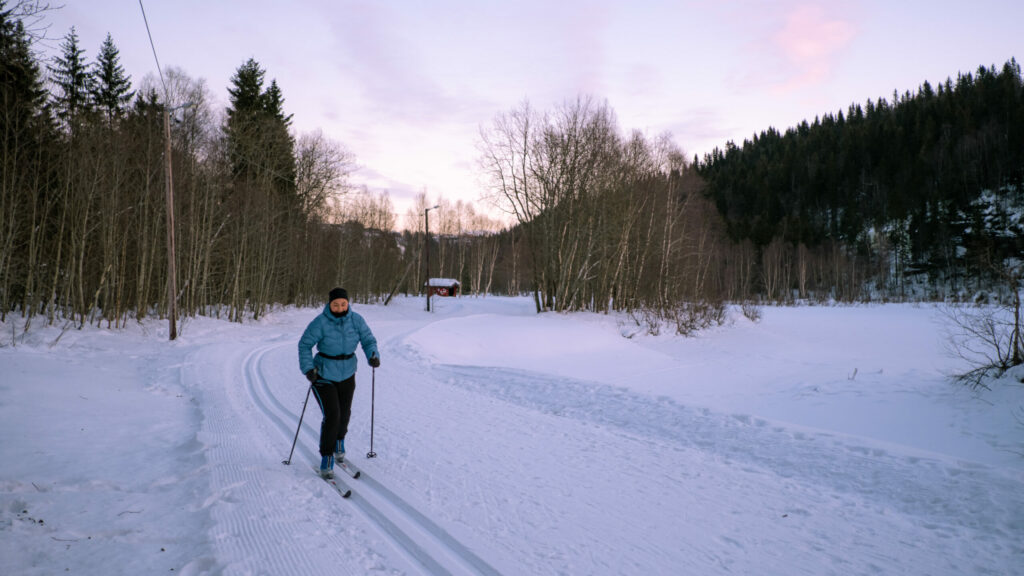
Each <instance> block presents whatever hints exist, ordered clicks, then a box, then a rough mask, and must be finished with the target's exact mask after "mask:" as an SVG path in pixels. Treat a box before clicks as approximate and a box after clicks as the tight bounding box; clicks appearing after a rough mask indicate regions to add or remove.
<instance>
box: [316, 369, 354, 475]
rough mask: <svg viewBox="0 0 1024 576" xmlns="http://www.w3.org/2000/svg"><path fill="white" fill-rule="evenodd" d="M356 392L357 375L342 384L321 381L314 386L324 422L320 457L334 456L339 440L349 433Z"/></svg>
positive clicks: (321, 427) (321, 433)
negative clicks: (353, 397)
mask: <svg viewBox="0 0 1024 576" xmlns="http://www.w3.org/2000/svg"><path fill="white" fill-rule="evenodd" d="M355 392H356V375H355V374H353V375H352V376H350V377H349V378H347V379H345V380H342V381H341V382H330V381H326V380H320V381H318V382H317V383H316V384H313V395H314V396H316V402H317V404H319V405H320V411H321V412H323V415H324V420H323V422H321V423H320V455H321V456H330V455H331V454H334V447H335V445H336V442H337V441H338V440H344V439H345V434H347V433H348V420H349V418H350V417H351V416H352V396H354V395H355Z"/></svg>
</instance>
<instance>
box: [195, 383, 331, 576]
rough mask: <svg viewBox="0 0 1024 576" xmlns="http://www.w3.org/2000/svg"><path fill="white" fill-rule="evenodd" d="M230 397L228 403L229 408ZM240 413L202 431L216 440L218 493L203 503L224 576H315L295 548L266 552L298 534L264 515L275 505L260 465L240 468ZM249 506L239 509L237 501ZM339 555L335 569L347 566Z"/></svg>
mask: <svg viewBox="0 0 1024 576" xmlns="http://www.w3.org/2000/svg"><path fill="white" fill-rule="evenodd" d="M230 403H231V402H230V395H229V398H228V404H229V405H230ZM239 419H240V413H239V412H237V411H234V410H232V411H230V412H229V413H228V414H226V415H224V416H223V417H220V418H210V417H207V418H205V419H204V423H203V428H204V433H205V434H207V435H208V436H209V439H210V440H214V441H215V444H214V445H212V446H211V447H210V448H209V454H210V457H209V461H210V462H213V463H227V464H214V465H213V466H212V469H211V482H212V485H213V486H214V487H215V490H214V493H213V494H212V495H211V496H210V498H208V499H207V501H206V502H205V503H204V504H203V507H207V506H209V507H211V517H212V518H213V519H214V521H215V524H214V527H213V529H212V531H211V536H212V538H213V541H214V546H215V547H216V548H217V549H219V550H220V551H221V553H220V554H218V556H219V557H221V558H224V559H225V560H226V561H227V564H226V565H225V566H223V573H224V574H311V573H315V572H316V570H317V569H318V565H317V564H316V563H315V562H313V561H312V560H311V558H310V557H309V556H308V555H306V554H303V553H301V550H299V549H298V548H297V547H293V546H279V547H275V548H274V549H273V550H272V551H270V550H267V549H266V546H265V545H266V543H267V542H288V541H291V540H294V538H295V534H293V533H291V532H290V531H288V530H286V527H287V524H285V523H278V522H273V521H270V519H268V518H267V517H265V516H264V515H263V514H264V513H263V512H261V511H266V510H273V509H274V507H275V502H274V497H273V495H272V494H273V491H271V490H269V489H268V487H267V486H266V482H265V473H264V472H265V469H261V468H260V467H258V466H238V465H237V464H236V463H235V462H236V461H237V454H239V453H240V452H241V451H242V450H243V448H242V446H241V444H242V443H243V441H244V440H243V438H242V437H240V436H239V435H238V434H237V431H238V429H239V423H238V420H239ZM240 502H241V503H245V506H244V507H243V506H239V503H240ZM335 556H337V560H338V562H337V564H335V565H336V566H339V565H340V566H344V560H345V559H344V558H341V557H340V555H337V554H335Z"/></svg>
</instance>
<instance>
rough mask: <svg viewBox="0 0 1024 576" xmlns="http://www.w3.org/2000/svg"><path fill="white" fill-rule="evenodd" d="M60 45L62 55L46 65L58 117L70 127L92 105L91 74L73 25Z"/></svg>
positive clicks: (71, 127) (72, 126)
mask: <svg viewBox="0 0 1024 576" xmlns="http://www.w3.org/2000/svg"><path fill="white" fill-rule="evenodd" d="M60 47H61V56H60V57H59V58H56V59H55V61H54V65H53V66H50V67H49V70H50V74H51V75H52V77H53V83H54V84H55V85H56V88H57V93H56V94H54V96H53V104H54V108H55V109H56V111H57V117H58V118H59V119H60V120H62V121H63V122H64V123H65V125H66V126H68V128H69V129H71V130H72V131H73V128H74V126H75V124H76V123H77V122H78V120H79V118H80V117H81V115H82V114H84V113H85V112H87V111H88V110H89V109H90V107H91V104H92V103H91V101H90V100H91V98H90V94H91V92H92V84H93V78H92V74H91V73H90V72H89V69H88V66H87V64H86V62H85V57H84V55H85V50H83V49H81V48H79V47H78V34H77V33H76V32H75V28H74V26H72V27H71V31H70V32H68V34H67V36H65V37H64V43H63V44H61V46H60Z"/></svg>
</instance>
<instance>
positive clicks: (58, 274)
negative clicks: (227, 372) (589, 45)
mask: <svg viewBox="0 0 1024 576" xmlns="http://www.w3.org/2000/svg"><path fill="white" fill-rule="evenodd" d="M38 7H39V3H37V2H27V1H21V2H16V3H14V4H12V5H9V4H8V3H7V2H5V1H4V0H0V127H2V141H0V168H2V172H3V176H2V177H0V320H4V319H6V318H7V316H8V315H9V314H11V313H12V312H17V313H19V314H20V315H21V316H22V317H24V318H25V319H26V322H27V323H26V328H27V326H28V323H30V322H31V321H32V319H33V318H36V317H38V316H39V315H40V314H42V315H45V317H46V318H47V321H49V322H55V321H57V320H58V319H59V320H67V321H73V322H75V323H77V324H78V325H80V326H81V325H84V324H85V323H86V322H90V321H92V322H96V323H101V322H106V323H107V325H111V326H120V325H123V324H124V323H125V322H127V321H129V320H132V319H137V318H142V317H145V316H148V315H154V314H156V315H162V314H164V313H165V311H166V310H167V304H168V302H167V298H168V296H167V290H166V286H167V285H168V273H167V268H168V267H167V256H166V254H167V251H166V249H167V236H168V230H167V227H166V221H167V220H166V204H165V196H164V190H165V187H166V183H167V177H168V172H167V170H166V165H167V163H166V160H167V158H166V156H165V154H166V152H165V150H166V139H165V134H164V123H163V119H164V115H165V114H169V115H170V116H171V117H172V118H173V120H174V121H173V122H172V126H171V147H170V150H171V158H170V160H171V165H172V166H173V188H174V193H175V197H174V201H175V203H174V207H173V209H174V211H175V215H176V219H175V228H174V230H173V232H174V234H175V237H176V238H177V250H176V257H175V267H176V269H177V274H176V276H177V286H178V291H177V294H176V295H175V296H176V299H177V300H178V303H179V307H180V311H181V313H182V314H184V315H187V316H190V315H197V314H209V315H217V316H222V317H226V318H230V319H232V320H240V319H242V318H244V317H256V318H258V317H260V316H262V315H263V314H265V313H266V312H267V310H268V309H270V308H271V307H272V306H275V305H284V304H298V305H312V304H316V303H320V302H322V300H323V297H324V294H326V292H327V290H329V289H330V288H331V287H332V286H335V285H344V286H345V287H346V288H348V289H349V292H350V293H351V294H353V295H354V297H355V298H356V299H357V300H359V301H362V302H374V301H383V302H387V301H388V300H389V299H390V298H391V297H392V296H394V295H395V294H421V293H422V289H423V285H424V282H425V280H426V278H428V277H430V276H443V277H452V278H456V279H458V280H459V281H460V282H461V283H462V285H463V288H464V293H469V294H478V295H485V294H526V293H528V294H531V295H532V296H533V299H534V303H535V306H536V309H537V310H538V311H545V310H555V311H572V310H592V311H597V312H606V311H610V310H617V311H626V312H629V313H631V314H633V315H634V317H636V318H637V320H638V322H642V323H645V324H646V325H647V326H648V327H649V328H651V329H658V327H660V326H663V325H664V326H670V327H671V328H673V329H676V330H678V331H680V332H687V331H689V330H692V329H695V328H699V327H700V326H703V325H706V324H707V323H710V322H715V321H719V320H720V319H721V318H722V314H723V306H724V304H725V303H726V302H751V301H761V302H763V301H772V302H786V301H792V300H794V299H820V300H845V301H854V300H861V299H865V298H871V297H875V295H878V294H882V295H883V296H885V297H899V295H900V292H899V291H900V290H902V288H903V285H902V280H903V278H904V277H908V276H910V275H913V274H916V273H918V272H920V271H924V272H925V273H927V274H929V279H928V282H927V283H926V285H927V286H931V287H932V288H933V292H934V289H935V287H937V286H940V285H942V283H943V282H945V281H946V280H948V279H949V278H960V281H961V282H963V279H964V278H968V277H976V276H979V275H980V274H979V270H980V264H977V262H980V261H981V259H982V256H981V255H983V254H987V255H988V257H989V258H990V259H993V260H994V259H998V258H999V257H1002V256H1004V255H1006V254H1008V253H1009V252H1010V251H1012V250H1014V249H1016V250H1017V251H1018V253H1019V250H1020V246H1019V238H1020V234H1019V233H1017V234H1016V235H1014V233H1013V230H1014V228H1013V226H1014V225H1016V224H1014V222H1013V221H1012V217H1011V215H1012V213H1013V210H1012V206H1013V203H1012V202H1011V200H1014V199H1018V200H1019V197H1020V191H1021V184H1022V182H1021V179H1022V175H1021V167H1022V166H1024V160H1022V158H1021V156H1020V155H1021V154H1022V153H1024V152H1022V150H1024V145H1022V138H1024V135H1022V127H1024V116H1022V109H1024V108H1022V106H1021V102H1022V98H1021V75H1020V70H1019V67H1018V66H1017V65H1016V62H1015V61H1011V62H1009V63H1008V64H1007V65H1006V66H1004V68H1003V70H1002V71H999V72H997V71H996V70H995V69H982V70H979V72H978V74H977V75H976V76H972V75H965V76H961V77H960V78H959V79H958V81H957V83H956V84H955V85H954V84H953V83H952V82H947V83H946V84H944V85H943V86H940V87H939V89H938V90H937V91H934V90H932V89H931V87H930V86H928V85H927V84H925V86H924V87H922V89H921V90H920V91H919V93H918V94H916V95H911V94H909V93H908V94H905V95H903V96H900V97H894V100H893V102H892V103H889V102H887V101H885V100H884V99H880V100H879V101H878V102H870V101H869V102H868V104H867V106H866V107H865V108H863V109H862V108H861V107H860V106H851V108H850V111H849V113H848V114H846V115H844V114H842V113H840V114H838V115H836V116H832V115H826V116H825V117H824V118H821V119H816V120H815V122H814V123H813V124H808V123H807V122H804V123H802V124H801V125H800V126H798V127H796V128H793V129H790V130H788V131H787V132H786V133H785V134H780V133H778V132H777V131H775V130H774V129H770V130H768V131H766V132H764V133H762V134H761V135H759V136H757V137H755V138H754V140H753V141H747V142H744V145H743V146H742V147H737V146H735V145H733V144H732V143H729V144H728V145H727V146H726V148H725V150H724V151H723V150H715V151H714V152H713V153H712V154H709V155H708V156H706V157H705V158H704V159H703V161H702V160H699V159H696V158H695V159H694V160H693V161H692V162H691V161H688V160H687V158H686V155H685V154H684V152H683V151H682V149H681V148H679V147H678V146H677V145H676V144H675V143H674V142H673V139H672V137H671V136H670V135H668V134H662V135H657V136H654V137H651V136H648V135H645V134H643V133H641V132H638V131H632V132H630V131H625V130H623V129H621V128H620V126H619V125H618V122H617V119H616V116H615V113H614V111H613V110H612V108H611V107H610V106H609V105H608V104H607V103H606V102H600V101H598V100H596V99H593V98H584V97H580V98H577V99H575V100H570V101H566V102H564V103H562V104H561V105H559V106H556V107H554V108H553V109H551V110H538V109H536V108H534V107H533V106H532V105H531V104H530V103H529V102H527V101H524V102H523V103H522V104H520V105H518V106H516V107H515V108H513V109H511V110H509V111H507V112H503V113H499V114H497V115H496V116H495V117H494V119H493V121H492V122H491V123H490V124H488V125H485V126H482V127H481V130H480V135H479V138H478V141H477V144H478V148H479V166H478V169H479V171H480V174H481V175H482V176H483V180H484V181H485V193H486V196H487V200H488V201H489V202H491V203H492V205H493V206H495V207H497V208H498V209H500V210H503V211H504V212H505V213H506V214H507V215H508V217H509V218H510V219H511V221H512V224H511V225H502V224H499V223H498V221H496V220H495V219H493V218H491V217H489V216H487V215H486V214H484V213H480V212H478V211H477V210H476V208H475V207H474V206H473V205H472V204H470V203H466V202H463V201H456V202H451V201H447V200H445V199H444V198H435V199H429V198H428V195H427V193H426V192H425V191H424V193H422V194H421V195H420V196H419V197H418V198H417V199H416V202H415V205H414V206H413V207H412V208H410V209H409V211H408V212H407V213H406V214H405V215H404V216H405V218H404V222H403V225H400V224H399V222H398V218H397V215H396V214H395V213H394V207H393V205H392V203H391V200H390V198H389V196H388V194H387V193H386V192H384V193H374V192H371V191H369V190H367V189H365V188H357V187H353V186H352V185H351V184H350V182H349V178H348V177H349V175H350V174H351V172H352V171H353V169H354V166H355V159H354V155H353V154H352V153H351V152H350V151H349V150H347V149H346V148H345V147H344V146H343V145H342V144H340V143H338V142H335V141H332V140H330V139H328V138H326V137H324V136H323V134H322V133H319V132H315V133H310V134H296V133H295V131H294V129H293V128H292V116H291V115H290V114H288V113H287V112H286V106H285V103H286V99H285V96H284V90H283V89H282V87H281V86H279V85H278V84H277V82H276V80H274V79H272V78H271V79H270V80H269V82H268V81H267V71H266V70H264V69H263V67H262V66H260V64H259V63H258V62H257V61H256V60H255V59H250V60H248V61H246V62H243V63H242V64H241V65H240V66H239V67H238V68H237V69H236V71H235V74H234V76H233V77H232V78H231V81H230V86H229V87H228V89H227V91H228V96H229V106H228V107H227V109H224V110H218V109H217V108H216V107H215V106H214V105H213V101H214V99H213V97H212V96H211V93H210V91H209V89H208V87H207V86H206V85H205V83H204V82H203V81H202V80H196V79H193V78H190V77H189V76H188V75H187V74H186V73H184V72H183V71H181V70H179V69H174V68H171V69H168V70H166V74H164V75H163V76H161V78H160V79H159V80H157V79H154V78H152V77H147V78H146V79H143V81H142V82H140V83H139V85H138V86H134V85H133V84H132V81H131V78H130V77H129V76H128V75H127V74H126V73H125V71H124V69H123V67H122V66H121V64H120V56H119V52H118V50H117V47H116V45H115V43H114V40H113V39H112V38H111V37H110V36H109V35H108V36H107V38H106V40H105V41H104V42H103V44H102V45H101V46H100V48H99V50H98V53H97V57H96V59H95V61H94V62H92V63H90V62H88V59H87V57H86V56H85V53H86V52H85V50H84V49H83V48H82V47H81V46H80V45H79V42H78V38H77V35H76V34H75V31H74V29H72V30H71V31H70V32H69V33H68V34H67V35H66V36H65V37H64V39H63V42H62V44H61V47H60V55H59V56H58V57H57V58H54V59H53V60H52V61H50V62H47V63H43V62H40V61H39V60H38V58H37V56H36V55H35V54H34V52H33V49H32V46H33V43H34V42H35V41H36V40H37V39H38V38H37V37H36V35H35V34H34V32H33V30H31V29H30V27H27V26H26V25H25V21H26V17H27V16H29V15H31V13H32V12H33V9H34V8H35V9H37V10H38ZM985 190H987V191H988V192H986V193H984V194H983V193H982V191H985ZM434 204H438V205H439V208H438V210H436V211H432V212H431V227H430V231H429V232H430V233H429V234H427V233H426V232H427V231H426V230H425V229H424V222H423V214H424V211H425V210H426V209H427V207H430V206H433V205H434ZM1019 205H1020V204H1019V203H1018V204H1017V206H1019ZM999 225H1002V226H1003V228H1002V230H1003V232H1002V233H997V232H995V230H996V228H998V226H999ZM400 227H401V228H402V229H401V230H399V228H400ZM982 231H984V232H982ZM1006 231H1010V232H1009V233H1006ZM427 243H429V245H430V248H429V249H430V254H431V258H430V263H431V267H430V270H427V269H426V259H425V251H426V246H427ZM968 261H970V262H976V264H973V266H974V267H973V268H972V267H971V265H968V264H967V262H968ZM926 296H936V294H935V293H933V294H928V295H926Z"/></svg>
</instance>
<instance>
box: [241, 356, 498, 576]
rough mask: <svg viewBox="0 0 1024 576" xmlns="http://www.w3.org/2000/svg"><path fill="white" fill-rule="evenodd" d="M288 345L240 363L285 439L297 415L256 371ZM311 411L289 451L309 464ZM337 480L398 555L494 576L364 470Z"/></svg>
mask: <svg viewBox="0 0 1024 576" xmlns="http://www.w3.org/2000/svg"><path fill="white" fill-rule="evenodd" d="M288 345H289V344H274V345H270V346H264V347H262V348H259V349H257V350H255V351H253V352H252V353H251V354H249V356H248V357H247V358H246V360H245V367H246V369H245V374H246V390H247V391H248V392H249V396H250V397H251V399H252V401H253V403H254V404H255V405H256V407H257V408H258V409H259V410H260V411H261V412H262V413H263V414H265V415H266V416H267V417H268V418H269V419H270V420H271V421H272V422H273V423H274V425H275V427H276V428H277V429H278V430H279V431H280V432H281V433H282V434H283V435H284V436H285V437H286V438H294V434H295V432H294V431H293V429H292V428H291V424H290V423H289V422H287V421H286V418H285V416H287V419H288V420H290V421H292V422H296V423H297V422H298V419H299V414H296V413H295V412H294V411H292V410H291V409H290V408H288V407H286V406H285V405H284V404H283V403H282V402H281V401H280V400H279V399H278V398H277V397H276V396H275V395H274V394H273V392H272V391H271V390H270V388H269V386H268V384H267V379H266V378H265V377H264V371H263V368H262V364H263V361H264V360H265V357H266V355H267V353H268V352H270V351H271V350H274V349H277V348H283V347H284V346H288ZM314 403H315V400H314ZM311 409H312V411H313V412H314V417H313V418H312V419H311V420H306V419H304V420H303V426H302V430H300V432H299V435H300V436H302V437H304V438H305V439H306V440H307V441H308V442H311V443H312V444H309V443H303V442H298V443H297V444H296V447H295V450H296V452H301V453H302V454H304V455H305V456H306V458H308V459H309V461H314V460H316V459H317V458H318V456H319V453H316V454H314V451H313V450H312V449H310V448H309V445H315V444H316V443H317V438H318V436H319V431H318V430H316V429H315V426H307V424H309V422H311V421H312V422H315V421H316V418H315V411H316V407H315V405H314V406H313V407H312V408H310V407H308V406H307V408H306V411H307V412H310V410H311ZM307 416H309V414H307ZM292 459H293V460H294V459H295V457H294V456H293V457H292ZM338 477H339V478H340V479H341V480H342V481H344V482H345V483H346V484H347V485H348V486H349V487H351V488H352V489H353V493H352V497H351V498H350V499H349V501H350V502H351V503H353V504H355V505H356V506H357V507H358V508H359V509H360V510H361V511H362V512H363V513H364V514H365V516H366V517H367V518H368V519H370V520H371V521H373V522H374V523H375V524H377V526H378V527H379V528H380V529H381V531H382V532H383V533H384V534H386V535H387V536H388V537H389V538H390V539H391V541H392V542H393V544H394V545H395V546H396V547H397V548H399V549H400V550H402V551H404V552H405V553H406V554H407V555H408V556H409V557H410V558H411V559H412V560H413V561H415V562H416V563H418V564H419V565H420V566H421V567H422V568H423V569H425V570H426V571H427V572H428V573H430V574H454V573H459V574H461V573H472V574H488V575H491V574H494V575H496V574H499V572H498V571H497V570H495V569H494V568H493V567H492V566H491V565H490V564H488V563H487V562H486V561H485V560H483V559H482V558H480V557H479V556H477V555H476V554H474V553H473V552H472V551H471V550H469V549H468V548H466V547H465V546H464V545H463V544H462V543H461V542H459V541H458V540H456V539H455V538H454V537H453V536H452V535H451V534H449V533H448V532H447V531H446V530H445V529H444V528H442V527H440V526H438V525H437V524H436V523H435V522H434V521H432V520H431V519H430V518H428V517H426V516H425V515H423V514H422V513H421V512H420V511H418V510H417V509H416V508H414V507H413V506H412V505H411V504H409V503H408V502H406V501H405V500H404V499H403V498H402V497H400V496H398V495H397V494H395V493H394V492H392V491H391V490H390V489H388V488H387V487H386V486H384V485H383V484H381V483H380V482H378V481H377V480H376V479H375V478H373V477H372V476H371V475H369V474H368V473H367V472H366V471H365V470H363V471H362V474H361V475H360V478H359V480H350V479H348V478H347V477H346V476H345V475H344V474H343V473H339V474H338ZM367 488H369V490H367ZM382 509H387V511H388V512H387V513H385V512H384V511H383V510H382ZM430 550H440V552H439V553H436V554H434V553H431V552H430Z"/></svg>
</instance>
